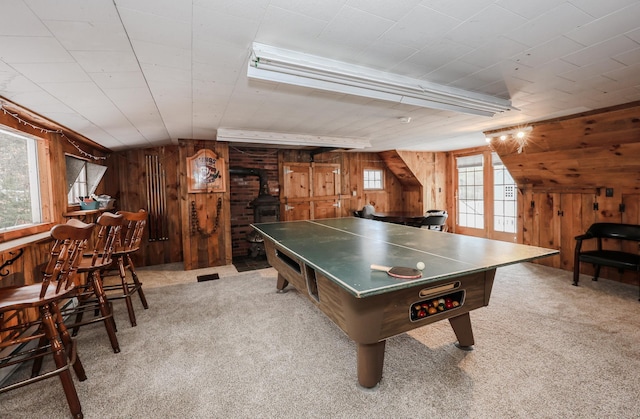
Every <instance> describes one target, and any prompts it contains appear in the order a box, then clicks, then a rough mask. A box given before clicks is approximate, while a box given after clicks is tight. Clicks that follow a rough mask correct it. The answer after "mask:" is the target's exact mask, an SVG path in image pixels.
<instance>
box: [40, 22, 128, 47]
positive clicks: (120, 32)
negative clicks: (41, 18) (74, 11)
mask: <svg viewBox="0 0 640 419" xmlns="http://www.w3.org/2000/svg"><path fill="white" fill-rule="evenodd" d="M45 24H46V25H47V28H49V30H50V31H51V33H52V34H53V35H55V37H56V38H57V39H58V40H59V41H60V43H61V44H62V45H63V46H64V47H65V48H66V49H67V50H84V51H96V50H99V51H130V50H131V46H130V45H129V40H128V39H127V34H126V32H125V31H124V29H123V27H122V25H121V24H120V22H82V21H80V22H73V21H59V20H45Z"/></svg>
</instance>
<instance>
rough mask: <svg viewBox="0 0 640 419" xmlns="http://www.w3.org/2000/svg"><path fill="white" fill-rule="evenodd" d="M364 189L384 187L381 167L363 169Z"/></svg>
mask: <svg viewBox="0 0 640 419" xmlns="http://www.w3.org/2000/svg"><path fill="white" fill-rule="evenodd" d="M364 189H384V182H383V173H382V169H364Z"/></svg>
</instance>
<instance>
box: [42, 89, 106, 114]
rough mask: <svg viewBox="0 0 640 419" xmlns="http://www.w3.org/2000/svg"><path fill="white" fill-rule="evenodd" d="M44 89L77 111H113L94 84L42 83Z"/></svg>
mask: <svg viewBox="0 0 640 419" xmlns="http://www.w3.org/2000/svg"><path fill="white" fill-rule="evenodd" d="M40 85H41V86H42V88H43V89H45V90H46V91H47V92H49V93H50V94H52V95H53V96H55V97H57V98H59V99H60V100H61V101H62V102H63V103H64V104H65V105H67V106H68V107H70V108H71V109H73V110H75V111H76V112H78V111H80V110H81V111H82V113H83V114H84V112H85V109H88V108H91V109H97V108H102V109H105V110H112V109H113V104H112V103H111V101H110V100H109V98H107V97H106V96H105V95H104V93H103V92H102V90H100V89H99V88H98V87H97V86H96V85H95V84H94V83H93V82H71V83H40Z"/></svg>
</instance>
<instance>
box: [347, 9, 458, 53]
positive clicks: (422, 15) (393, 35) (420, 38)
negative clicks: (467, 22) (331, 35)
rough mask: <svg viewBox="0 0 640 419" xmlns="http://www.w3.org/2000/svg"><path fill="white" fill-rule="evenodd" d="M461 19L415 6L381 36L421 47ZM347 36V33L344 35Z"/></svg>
mask: <svg viewBox="0 0 640 419" xmlns="http://www.w3.org/2000/svg"><path fill="white" fill-rule="evenodd" d="M461 22H462V21H461V20H459V19H455V18H453V17H450V16H447V15H444V14H442V13H440V12H437V11H435V10H433V9H429V8H426V7H422V6H419V7H416V8H415V9H414V10H413V11H412V12H411V14H409V15H406V16H404V17H403V18H402V19H400V20H399V21H398V23H396V24H395V25H393V26H392V27H391V29H389V30H388V31H387V32H386V33H384V35H383V38H384V39H385V40H387V41H389V42H393V43H397V44H401V45H406V46H408V47H411V48H415V49H418V50H419V49H422V48H424V47H425V46H427V45H429V44H430V43H432V42H435V41H436V40H437V39H440V37H441V35H442V34H444V33H447V32H449V31H450V30H452V29H453V28H455V27H456V26H457V25H459V24H460V23H461ZM346 36H348V35H346Z"/></svg>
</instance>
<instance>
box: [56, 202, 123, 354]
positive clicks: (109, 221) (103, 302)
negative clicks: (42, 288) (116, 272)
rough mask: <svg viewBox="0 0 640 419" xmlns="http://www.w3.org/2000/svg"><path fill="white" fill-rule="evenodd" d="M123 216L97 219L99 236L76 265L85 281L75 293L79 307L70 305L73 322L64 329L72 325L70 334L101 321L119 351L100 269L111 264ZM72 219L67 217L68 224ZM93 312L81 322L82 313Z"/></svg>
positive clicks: (111, 312)
mask: <svg viewBox="0 0 640 419" xmlns="http://www.w3.org/2000/svg"><path fill="white" fill-rule="evenodd" d="M123 220H124V217H123V216H122V215H116V214H112V213H110V212H105V213H103V214H102V215H100V217H98V219H97V220H96V225H97V226H98V235H97V238H96V243H95V246H94V248H93V251H92V252H91V253H85V254H84V255H83V257H82V260H81V261H80V264H79V265H78V273H81V274H82V273H86V274H87V278H86V283H85V284H84V285H83V287H82V288H81V291H80V292H79V293H78V296H77V297H78V306H77V307H75V308H73V309H72V310H71V312H70V313H68V314H69V315H70V317H69V318H70V319H71V318H74V317H75V323H73V324H69V323H67V328H68V329H71V328H73V332H72V336H76V335H77V334H78V330H79V329H80V326H84V325H87V324H91V323H95V322H99V321H102V322H104V327H105V329H106V331H107V335H108V336H109V341H110V342H111V347H112V348H113V352H114V353H118V352H120V346H119V344H118V338H117V336H116V325H115V321H114V319H113V310H112V307H111V303H110V302H109V301H108V298H107V295H106V293H105V291H104V286H103V283H102V277H101V276H100V272H101V271H102V270H104V269H106V268H108V267H109V266H111V264H112V263H113V250H114V248H115V246H116V240H117V238H118V235H119V234H120V230H121V229H122V222H123ZM72 221H74V220H70V221H69V222H70V223H71V222H72ZM91 311H93V312H94V313H95V315H94V316H93V317H91V318H90V319H88V320H84V321H83V317H84V314H85V313H87V312H91Z"/></svg>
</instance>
